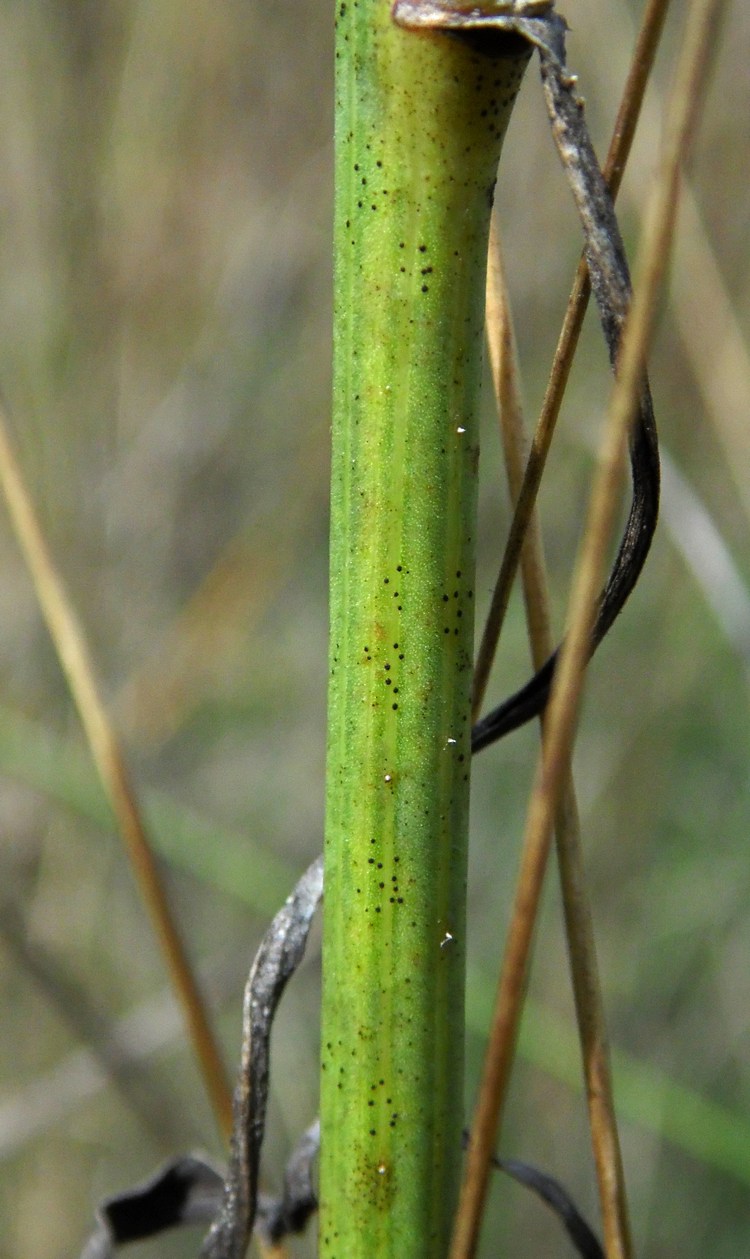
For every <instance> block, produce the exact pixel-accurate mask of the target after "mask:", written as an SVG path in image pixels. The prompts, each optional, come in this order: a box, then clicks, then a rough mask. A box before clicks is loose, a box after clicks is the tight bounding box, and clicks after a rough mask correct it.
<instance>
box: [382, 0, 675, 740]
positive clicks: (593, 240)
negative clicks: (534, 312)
mask: <svg viewBox="0 0 750 1259" xmlns="http://www.w3.org/2000/svg"><path fill="white" fill-rule="evenodd" d="M540 10H541V16H538V14H539V13H540ZM393 13H394V18H395V20H396V21H397V22H399V23H400V24H401V25H404V26H407V27H414V28H417V29H419V28H428V29H429V28H433V29H441V30H444V31H453V32H455V33H466V34H470V35H471V36H472V37H473V38H476V36H477V35H478V34H479V33H481V32H482V31H487V32H491V31H493V30H495V31H506V32H513V33H515V34H518V35H519V36H521V37H522V38H524V39H527V40H528V41H529V42H530V43H532V44H533V45H534V46H535V47H536V48H537V49H538V51H539V58H540V67H541V74H542V83H543V86H544V94H545V99H546V103H547V109H548V112H549V115H550V121H551V124H552V132H553V136H554V139H555V143H556V145H557V148H558V152H559V155H560V158H561V161H562V163H563V166H564V168H565V171H566V173H567V175H568V179H569V182H570V185H571V189H572V192H573V197H574V199H575V202H576V206H577V208H578V212H579V215H580V218H581V222H582V225H583V230H584V237H585V253H586V261H587V264H588V268H589V275H590V278H591V286H592V291H593V293H594V297H595V299H596V302H597V305H598V307H599V313H600V318H601V322H602V327H603V330H604V335H605V339H606V341H607V346H608V349H609V354H610V360H611V362H612V365H613V367H615V366H616V363H617V356H618V352H619V346H620V340H621V336H622V329H623V326H624V322H625V317H626V315H627V311H628V306H629V302H630V294H631V284H630V274H629V271H628V266H627V261H626V258H625V251H624V247H623V243H622V237H621V235H620V230H619V227H618V224H617V218H616V216H615V212H614V207H613V204H612V198H611V196H610V194H609V191H608V189H607V186H606V183H605V181H604V178H603V176H602V173H601V170H600V168H599V163H598V162H597V159H596V154H595V153H594V149H593V145H592V143H591V139H590V137H589V134H588V129H587V127H586V123H585V119H584V115H583V102H582V101H581V99H580V97H579V96H578V95H577V93H576V90H575V89H576V79H575V77H574V76H572V75H571V74H570V73H569V72H568V70H567V66H566V59H565V30H566V24H565V21H564V19H563V18H561V17H560V16H559V15H557V14H556V13H554V12H553V11H552V7H551V5H549V6H544V7H543V6H540V5H538V4H537V5H523V4H521V3H519V4H517V5H514V6H512V8H508V7H507V6H504V7H502V8H501V9H500V11H498V10H497V8H496V7H494V8H493V9H492V10H491V11H489V10H488V11H487V12H482V11H481V9H477V8H474V9H471V10H470V11H463V12H462V11H460V10H459V11H457V10H451V9H447V8H445V7H443V6H441V5H440V4H433V3H425V2H424V0H396V4H395V5H394V10H393ZM526 14H530V15H531V16H526ZM630 462H631V471H632V479H633V497H632V503H631V507H630V512H629V515H628V519H627V523H626V525H625V530H624V533H623V536H622V539H621V542H620V546H619V549H618V552H617V556H616V558H615V561H614V565H613V568H612V571H611V574H610V577H609V580H608V581H607V584H606V586H605V588H604V590H603V592H602V594H601V596H600V599H599V607H598V612H597V616H596V621H595V624H594V629H593V633H592V645H591V650H592V652H593V650H595V648H596V647H597V646H598V645H599V643H600V642H601V641H602V639H603V638H604V636H605V634H606V633H607V631H608V630H609V629H610V628H611V626H612V624H613V622H614V621H615V619H616V617H617V616H618V614H619V612H620V611H621V610H622V608H623V606H624V604H625V602H626V601H627V599H628V596H629V595H630V593H631V591H632V590H633V588H634V586H635V584H636V582H637V580H638V577H639V576H640V573H641V570H642V568H643V565H644V563H645V560H646V556H647V555H648V551H649V549H650V546H651V540H652V538H653V535H654V530H655V528H656V520H657V515H658V508H659V454H658V442H657V435H656V424H655V420H654V414H653V406H652V402H651V395H650V391H649V387H648V382H647V380H646V379H645V376H644V380H643V384H642V388H641V397H640V405H639V410H638V415H637V418H636V421H635V424H634V426H633V430H632V433H631V438H630ZM558 654H559V649H558V651H556V652H555V653H554V654H553V655H552V656H551V657H550V659H549V660H548V661H547V663H546V664H545V665H544V666H543V667H542V668H541V669H540V670H539V672H538V673H536V674H535V675H534V677H533V678H532V679H531V680H530V681H529V682H528V683H527V684H526V685H525V686H524V687H522V688H521V690H519V691H517V692H516V693H515V694H514V695H512V696H510V698H509V699H507V700H505V701H504V702H503V703H502V704H500V705H499V706H498V707H497V708H495V709H493V711H492V712H490V713H489V714H488V715H487V716H486V717H483V718H482V719H481V720H480V721H478V722H477V723H476V725H475V726H474V728H473V731H472V751H473V752H478V751H481V750H482V748H485V747H487V746H489V744H490V743H494V742H496V741H497V740H498V739H500V738H502V737H503V736H504V735H506V734H510V733H511V731H513V730H516V729H518V728H519V727H520V726H522V725H524V724H525V723H526V722H527V721H530V720H531V719H532V718H534V717H536V716H538V715H539V713H540V712H542V711H543V709H544V708H545V706H546V704H547V701H548V699H549V695H550V689H551V686H552V679H553V677H554V673H555V667H556V664H557V659H558Z"/></svg>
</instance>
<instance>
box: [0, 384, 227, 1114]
mask: <svg viewBox="0 0 750 1259" xmlns="http://www.w3.org/2000/svg"><path fill="white" fill-rule="evenodd" d="M0 483H1V484H2V487H3V492H4V494H5V499H6V502H7V504H8V511H9V514H10V517H11V521H12V524H13V528H14V531H15V534H16V537H17V539H18V543H19V545H20V547H21V550H22V552H23V554H24V557H25V559H26V563H27V565H28V568H29V572H30V573H31V576H32V580H33V582H34V587H35V590H36V594H37V598H38V600H39V605H40V608H41V610H42V614H43V616H44V619H45V621H46V623H47V627H48V629H49V632H50V635H51V637H52V640H53V642H54V645H55V649H56V651H57V654H58V657H59V659H60V663H61V665H62V668H63V670H64V673H65V676H66V678H67V680H68V685H69V687H70V691H71V694H72V696H73V699H74V702H75V704H76V707H77V709H78V714H79V716H80V719H81V723H82V725H83V728H84V730H85V733H86V737H87V739H88V743H89V747H90V749H91V754H92V756H93V759H94V762H95V764H96V767H97V770H98V772H99V776H100V778H101V781H102V784H103V786H104V789H105V791H106V793H107V796H108V798H109V801H110V804H111V806H112V811H113V813H114V815H115V817H116V819H117V824H118V828H119V831H120V836H121V838H122V841H123V843H124V845H125V849H126V851H127V854H128V857H129V859H130V863H131V865H132V867H133V872H134V874H135V877H136V881H137V883H138V887H139V890H140V893H141V896H142V897H143V901H144V903H145V905H146V909H147V911H148V914H149V916H150V918H151V922H152V925H153V928H154V931H155V932H156V935H157V938H158V940H159V944H160V946H161V949H162V952H163V955H164V958H165V961H166V965H167V970H168V973H169V975H170V978H171V981H172V984H173V986H174V989H175V993H176V994H177V997H178V1000H179V1002H180V1004H181V1006H182V1009H183V1012H184V1016H185V1021H186V1023H187V1026H188V1030H189V1034H190V1039H191V1042H192V1044H193V1047H194V1050H195V1053H196V1056H197V1058H198V1061H199V1063H200V1067H201V1072H202V1075H203V1079H204V1081H205V1085H206V1089H207V1091H208V1095H209V1097H210V1100H211V1103H212V1106H213V1108H214V1112H215V1114H216V1117H217V1121H218V1123H219V1126H220V1128H221V1131H222V1133H224V1134H225V1135H226V1134H228V1133H229V1132H230V1131H231V1124H232V1100H231V1093H230V1090H229V1085H228V1083H227V1078H226V1074H225V1070H224V1065H223V1062H222V1059H221V1055H220V1053H219V1048H218V1045H217V1043H216V1040H215V1038H214V1035H213V1031H212V1029H211V1025H210V1023H209V1019H208V1015H207V1012H206V1009H205V1005H204V1002H203V998H202V995H201V993H200V990H199V988H198V984H197V981H196V979H195V976H194V974H193V971H192V968H191V966H190V963H189V961H188V957H187V953H186V951H185V947H184V945H183V942H182V939H181V937H180V933H179V931H178V930H177V926H176V924H175V922H174V920H173V917H172V913H171V910H170V908H169V904H168V901H167V896H166V893H165V890H164V886H163V883H162V880H161V876H160V874H159V869H158V866H157V864H156V861H155V859H154V855H153V852H152V849H151V844H150V842H149V839H148V835H147V832H146V828H145V825H144V822H143V819H142V817H141V812H140V809H139V806H138V802H137V800H136V796H135V792H134V790H133V787H132V785H131V782H130V779H129V776H128V772H127V769H126V766H125V761H124V758H123V755H122V751H121V749H120V746H119V743H118V740H117V736H116V735H115V732H114V730H113V728H112V725H111V723H110V721H109V718H108V716H107V712H106V709H105V706H104V703H103V701H102V698H101V695H100V693H99V687H98V684H97V681H96V678H95V673H94V668H93V664H92V661H91V658H90V655H89V651H88V647H87V645H86V641H85V637H84V634H83V631H82V629H81V626H80V624H79V622H78V619H77V617H76V614H75V612H74V610H73V608H72V606H71V604H70V600H69V599H68V595H67V592H66V590H65V587H64V585H63V582H62V580H61V578H60V576H59V574H58V572H57V570H56V568H55V566H54V563H53V561H52V558H51V556H50V553H49V550H48V548H47V544H46V541H45V539H44V536H43V534H42V530H41V527H40V525H39V521H38V519H37V516H36V512H35V510H34V507H33V505H32V502H31V497H30V495H29V493H28V490H27V488H26V485H25V482H24V479H23V476H22V473H21V469H20V467H19V465H18V461H17V459H16V457H15V454H14V451H13V448H12V444H11V440H10V433H9V425H8V422H7V418H6V416H5V414H4V412H3V410H2V409H0Z"/></svg>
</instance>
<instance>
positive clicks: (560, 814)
mask: <svg viewBox="0 0 750 1259" xmlns="http://www.w3.org/2000/svg"><path fill="white" fill-rule="evenodd" d="M493 226H494V225H493ZM487 331H488V343H489V354H490V362H491V366H492V375H493V381H494V385H495V392H496V396H497V398H498V403H499V406H500V415H501V420H502V431H503V443H504V450H505V462H506V467H507V471H508V481H509V487H510V492H511V495H512V496H513V497H515V496H516V495H517V494H518V491H519V488H520V484H521V480H522V477H523V457H524V434H523V417H522V412H521V405H520V397H519V387H518V366H517V360H516V355H515V344H514V337H513V328H512V320H511V314H510V309H509V305H508V298H507V291H506V287H505V280H504V275H503V269H502V259H501V250H500V242H499V239H498V238H497V235H496V233H495V232H493V235H492V237H491V240H490V257H489V265H488V271H487ZM521 572H522V578H523V589H524V598H525V601H526V616H527V622H528V630H529V641H530V644H531V652H532V659H533V663H534V667H535V668H540V667H541V665H542V664H543V663H544V661H545V660H546V659H547V658H548V656H549V655H550V653H551V651H552V649H553V642H552V634H551V630H550V617H549V593H548V589H547V578H546V572H545V563H544V554H543V547H542V541H541V531H540V527H539V520H538V515H537V512H536V509H534V510H533V511H532V514H531V518H530V520H529V530H528V533H527V535H526V540H525V542H524V546H523V550H522V553H521ZM555 836H556V842H557V854H558V865H559V869H560V882H561V887H562V899H563V909H564V915H565V927H566V934H567V943H568V953H569V956H570V966H571V975H572V982H573V992H574V996H575V1005H576V1014H577V1020H578V1028H579V1036H580V1040H581V1052H582V1059H583V1067H584V1076H585V1081H586V1096H587V1102H588V1108H589V1123H590V1128H591V1141H592V1147H593V1152H594V1163H595V1166H596V1171H597V1179H598V1183H599V1198H600V1204H601V1212H602V1222H603V1227H604V1239H605V1245H606V1253H607V1255H608V1256H610V1257H612V1259H614V1257H615V1256H616V1257H617V1259H627V1256H629V1255H630V1254H631V1252H632V1244H631V1238H630V1226H629V1220H628V1209H627V1196H626V1191H625V1180H624V1175H623V1168H622V1157H621V1152H620V1141H619V1136H618V1132H617V1120H616V1116H615V1109H614V1101H613V1094H612V1075H611V1070H610V1063H609V1051H608V1045H607V1031H606V1021H605V1016H604V1006H603V1001H602V995H601V986H600V983H599V974H598V967H597V961H596V951H595V946H594V932H593V924H592V917H591V909H590V905H589V898H588V895H587V892H586V879H585V872H584V867H583V856H582V852H581V842H580V825H579V818H578V805H577V802H576V796H575V788H574V785H573V779H572V776H571V775H568V777H567V779H566V781H565V784H564V786H563V791H562V797H561V800H560V804H559V806H558V808H557V812H556V816H555ZM513 916H514V915H512V917H513ZM481 1123H482V1121H481V1116H480V1115H479V1114H477V1115H476V1117H475V1120H474V1122H473V1124H472V1130H474V1129H476V1130H477V1131H479V1129H480V1128H481ZM472 1154H473V1151H472V1147H471V1144H470V1146H469V1156H468V1161H467V1173H466V1175H467V1181H468V1179H469V1176H471V1175H477V1174H478V1169H477V1168H476V1166H473V1163H474V1159H473V1157H472Z"/></svg>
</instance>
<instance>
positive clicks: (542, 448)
mask: <svg viewBox="0 0 750 1259" xmlns="http://www.w3.org/2000/svg"><path fill="white" fill-rule="evenodd" d="M670 3H671V0H647V3H646V7H645V10H644V13H643V20H642V22H641V26H640V29H639V32H638V37H637V39H636V43H635V47H634V49H633V55H632V58H631V63H630V69H629V71H628V76H627V79H626V82H625V86H624V89H623V94H622V99H621V101H620V106H619V109H618V111H617V117H616V119H615V123H614V128H613V131H612V138H611V141H610V145H609V150H608V153H607V158H606V161H605V163H604V167H603V174H604V178H605V180H606V182H607V186H608V188H609V190H610V193H611V196H612V200H613V201H614V200H615V198H616V197H617V193H618V191H619V188H620V184H621V182H622V177H623V174H624V171H625V166H626V165H627V161H628V157H629V155H630V150H631V147H632V143H633V139H634V136H635V131H636V128H637V125H638V120H639V118H640V114H641V107H642V104H643V98H644V95H645V91H646V85H647V83H648V80H649V78H650V76H651V70H652V68H653V64H654V60H655V57H656V51H657V49H658V46H659V42H660V39H661V34H662V31H663V29H664V23H665V20H666V15H667V12H668V9H669V5H670ZM490 249H492V243H490ZM590 296H591V283H590V280H589V273H588V267H587V265H586V256H585V253H584V254H583V256H582V257H581V260H580V262H579V264H578V267H577V269H576V274H575V278H574V281H573V286H572V288H571V292H570V297H569V299H568V305H567V309H566V312H565V318H564V320H563V324H562V328H561V330H560V335H559V338H558V342H557V346H556V349H555V354H554V358H553V361H552V367H551V370H550V375H549V380H548V382H547V387H546V389H545V393H544V399H543V402H542V407H541V411H540V414H539V419H538V421H537V424H536V429H535V432H534V436H533V440H532V444H531V449H530V451H529V455H528V459H527V462H526V469H525V471H524V474H523V478H522V481H521V484H520V488H519V489H518V490H517V491H516V492H515V493H514V495H513V498H514V503H515V506H514V509H513V518H512V520H511V524H510V529H509V531H508V537H507V540H506V543H505V550H504V553H503V558H502V562H501V565H500V569H499V571H498V576H497V579H496V582H495V587H494V590H493V593H492V599H491V601H490V607H489V611H488V613H487V617H486V621H485V625H484V629H483V631H482V638H481V642H480V645H479V648H478V651H477V657H476V661H475V664H474V678H473V684H472V708H471V716H472V722H474V721H476V720H478V718H479V717H480V715H481V711H482V704H483V700H484V695H485V691H486V689H487V683H488V680H489V676H490V673H491V671H492V665H493V662H494V658H495V652H496V650H497V644H498V640H499V637H500V633H501V630H502V624H503V621H504V619H505V614H506V611H507V607H508V600H509V597H510V591H511V588H512V585H513V581H514V579H515V575H516V572H517V571H518V565H519V560H520V556H521V548H522V546H523V543H524V538H525V537H526V531H527V529H528V527H529V521H530V518H531V513H532V511H533V507H534V503H535V502H536V498H537V495H538V492H539V487H540V485H541V481H542V477H543V475H544V470H545V467H546V462H547V456H548V454H549V449H550V446H551V444H552V438H553V436H554V432H555V427H556V425H557V420H558V418H559V414H560V407H561V405H562V400H563V396H564V394H565V389H566V387H567V383H568V379H569V376H570V369H571V367H572V363H573V358H574V357H575V353H576V349H577V346H578V340H579V337H580V333H581V328H582V326H583V320H584V317H585V314H586V310H587V309H588V303H589V297H590ZM488 331H489V325H488ZM551 651H552V647H550V648H549V652H548V653H547V654H549V653H550V652H551ZM546 658H547V656H545V658H544V660H541V661H535V668H537V669H539V668H541V667H542V664H543V663H544V661H545V660H546Z"/></svg>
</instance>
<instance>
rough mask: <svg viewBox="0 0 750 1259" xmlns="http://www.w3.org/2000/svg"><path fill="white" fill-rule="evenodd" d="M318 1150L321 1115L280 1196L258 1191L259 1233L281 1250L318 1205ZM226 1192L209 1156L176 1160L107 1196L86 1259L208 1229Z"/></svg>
mask: <svg viewBox="0 0 750 1259" xmlns="http://www.w3.org/2000/svg"><path fill="white" fill-rule="evenodd" d="M319 1148H320V1121H319V1120H318V1119H316V1120H315V1122H314V1123H313V1124H311V1125H310V1127H309V1128H308V1129H307V1131H306V1132H304V1133H303V1134H302V1136H301V1137H300V1140H299V1141H298V1142H297V1145H296V1146H295V1148H294V1150H293V1151H292V1155H291V1157H290V1159H289V1162H288V1163H287V1165H286V1170H285V1173H284V1188H283V1192H282V1195H281V1197H279V1198H274V1197H271V1195H270V1194H263V1193H261V1194H258V1203H257V1210H256V1216H255V1231H256V1235H257V1236H259V1237H260V1238H262V1239H263V1240H264V1241H265V1242H266V1244H267V1246H269V1247H273V1248H276V1249H277V1248H278V1245H279V1243H280V1242H281V1241H283V1240H284V1238H286V1237H288V1236H289V1235H290V1234H295V1233H301V1232H303V1230H304V1229H305V1227H306V1225H307V1223H308V1221H309V1219H310V1216H311V1215H313V1214H314V1212H315V1211H316V1210H317V1209H318V1199H317V1196H316V1193H315V1184H314V1174H313V1164H314V1162H315V1159H316V1158H317V1156H318V1150H319ZM223 1196H224V1176H223V1174H222V1172H221V1171H220V1170H219V1169H218V1168H217V1167H216V1166H215V1165H214V1164H213V1163H212V1162H210V1161H209V1160H208V1159H206V1158H203V1157H202V1156H200V1155H196V1154H188V1155H183V1156H181V1157H180V1158H175V1159H171V1160H170V1161H169V1162H168V1163H166V1164H165V1165H164V1166H163V1167H160V1168H159V1169H158V1171H156V1172H154V1174H153V1175H152V1176H149V1177H148V1179H147V1180H144V1181H142V1182H141V1183H140V1184H139V1185H134V1186H133V1187H132V1188H131V1189H127V1190H125V1191H124V1192H123V1193H118V1194H115V1195H113V1196H112V1197H110V1198H105V1199H104V1201H103V1202H102V1203H101V1204H100V1206H99V1209H98V1210H97V1213H96V1228H95V1230H94V1232H93V1233H92V1234H91V1236H90V1238H89V1240H88V1242H87V1243H86V1246H85V1247H84V1250H83V1251H82V1254H81V1259H113V1256H114V1254H115V1252H116V1251H117V1249H118V1248H119V1247H120V1246H126V1245H128V1244H129V1243H130V1242H135V1241H145V1240H146V1238H149V1237H158V1236H159V1235H160V1234H161V1233H164V1232H166V1231H167V1230H169V1229H172V1228H185V1227H188V1226H195V1225H201V1224H202V1225H203V1226H204V1227H206V1228H207V1227H208V1226H209V1225H210V1224H211V1223H212V1221H213V1220H214V1219H215V1218H216V1215H217V1212H218V1211H219V1209H220V1207H221V1204H222V1200H223Z"/></svg>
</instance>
